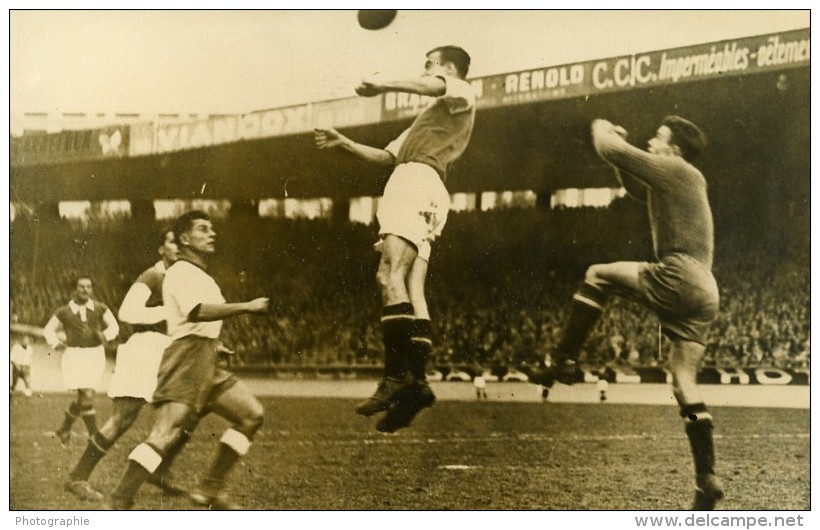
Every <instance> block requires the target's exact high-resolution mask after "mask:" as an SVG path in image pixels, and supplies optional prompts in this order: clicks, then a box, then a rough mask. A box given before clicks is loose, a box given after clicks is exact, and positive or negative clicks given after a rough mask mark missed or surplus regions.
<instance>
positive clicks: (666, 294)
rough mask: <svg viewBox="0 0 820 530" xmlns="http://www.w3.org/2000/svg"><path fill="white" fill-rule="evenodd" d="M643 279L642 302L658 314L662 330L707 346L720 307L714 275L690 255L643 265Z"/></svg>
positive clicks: (671, 256) (640, 276)
mask: <svg viewBox="0 0 820 530" xmlns="http://www.w3.org/2000/svg"><path fill="white" fill-rule="evenodd" d="M639 278H640V283H641V287H642V291H643V292H642V293H641V294H642V296H643V298H644V299H643V300H642V303H643V304H644V305H646V306H648V307H649V308H650V309H651V310H653V311H654V312H655V313H656V314H657V315H658V318H659V319H660V321H661V329H662V330H664V331H665V332H666V333H667V335H668V334H669V332H671V333H672V334H674V335H677V336H678V337H680V338H682V339H685V340H689V341H692V342H697V343H699V344H703V345H705V344H706V335H707V333H708V331H709V326H710V325H711V324H712V322H713V321H714V320H715V318H716V317H717V313H718V308H719V306H720V295H719V294H718V287H717V282H716V281H715V277H714V276H712V272H711V271H710V270H708V269H706V268H705V267H704V266H703V265H701V264H700V263H699V262H698V261H696V260H694V259H692V258H690V257H688V256H685V255H682V254H672V255H670V256H666V257H664V258H663V259H662V260H661V261H660V262H658V263H646V264H643V266H642V267H641V269H640V272H639Z"/></svg>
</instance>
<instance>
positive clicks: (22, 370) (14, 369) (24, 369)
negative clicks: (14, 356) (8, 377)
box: [11, 363, 31, 378]
mask: <svg viewBox="0 0 820 530" xmlns="http://www.w3.org/2000/svg"><path fill="white" fill-rule="evenodd" d="M11 374H12V376H13V377H22V378H27V377H29V376H30V375H31V366H29V365H25V364H14V363H11Z"/></svg>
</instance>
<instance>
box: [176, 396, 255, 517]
mask: <svg viewBox="0 0 820 530" xmlns="http://www.w3.org/2000/svg"><path fill="white" fill-rule="evenodd" d="M209 412H213V413H214V414H218V415H219V416H222V417H223V418H225V419H226V420H228V421H229V422H230V423H231V427H230V428H229V429H228V430H226V431H225V433H224V434H223V435H222V437H221V438H220V440H219V448H218V449H217V452H216V455H215V456H214V460H213V462H212V463H211V468H210V469H209V470H208V474H207V475H206V476H205V477H203V478H202V479H201V480H200V482H199V485H198V486H197V488H196V489H195V490H194V491H193V492H192V493H191V499H192V500H193V501H194V502H195V503H196V504H198V505H200V506H205V507H207V508H208V509H209V510H233V509H241V507H240V506H237V505H235V504H234V503H232V502H231V501H230V500H229V499H228V497H227V495H226V493H225V481H226V479H227V476H228V473H230V471H231V470H232V469H233V467H234V466H235V465H236V463H237V462H238V461H239V459H240V458H242V457H243V456H245V455H246V454H247V452H248V450H249V449H250V446H251V443H252V441H253V438H254V436H255V435H256V433H257V432H258V431H259V429H260V427H262V422H263V420H264V416H265V410H264V409H263V408H262V404H261V403H260V402H259V400H258V399H256V397H255V396H254V395H253V394H251V393H250V391H249V390H248V389H247V387H245V385H244V384H242V383H241V382H238V383H236V384H235V385H234V386H232V387H231V388H229V389H228V390H226V391H225V392H223V393H222V394H220V395H219V397H217V398H216V400H215V401H214V402H213V403H212V404H211V405H210V406H209Z"/></svg>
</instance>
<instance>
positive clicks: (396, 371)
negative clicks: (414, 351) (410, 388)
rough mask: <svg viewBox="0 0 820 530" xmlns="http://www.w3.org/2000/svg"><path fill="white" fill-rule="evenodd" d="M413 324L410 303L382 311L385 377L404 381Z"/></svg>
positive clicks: (396, 305) (389, 307)
mask: <svg viewBox="0 0 820 530" xmlns="http://www.w3.org/2000/svg"><path fill="white" fill-rule="evenodd" d="M412 324H413V305H412V304H410V303H409V302H404V303H401V304H394V305H391V306H387V307H385V308H384V309H382V319H381V325H382V334H383V340H384V376H385V377H392V378H395V379H404V378H405V376H406V375H407V361H408V360H407V355H408V351H409V349H410V332H411V327H412Z"/></svg>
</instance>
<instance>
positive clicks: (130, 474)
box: [111, 460, 151, 504]
mask: <svg viewBox="0 0 820 530" xmlns="http://www.w3.org/2000/svg"><path fill="white" fill-rule="evenodd" d="M149 476H151V472H150V471H148V470H147V469H145V468H144V467H142V465H141V464H139V463H137V462H135V461H133V460H129V461H128V467H126V468H125V472H124V473H123V474H122V477H120V481H119V482H118V483H117V487H116V488H115V489H114V491H113V493H111V497H112V499H114V500H115V501H119V502H121V503H124V504H131V503H132V502H133V501H134V497H135V496H136V495H137V492H138V491H139V489H140V486H142V483H143V482H145V481H146V480H147V479H148V477H149Z"/></svg>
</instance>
